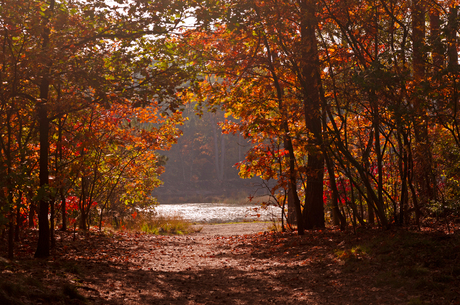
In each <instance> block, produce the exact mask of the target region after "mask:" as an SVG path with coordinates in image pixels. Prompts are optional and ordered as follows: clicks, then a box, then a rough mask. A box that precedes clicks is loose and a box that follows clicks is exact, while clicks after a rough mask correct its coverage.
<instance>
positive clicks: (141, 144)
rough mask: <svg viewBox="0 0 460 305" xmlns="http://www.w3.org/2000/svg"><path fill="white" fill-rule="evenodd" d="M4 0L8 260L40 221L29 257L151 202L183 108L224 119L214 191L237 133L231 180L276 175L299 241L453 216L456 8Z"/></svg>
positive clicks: (278, 196)
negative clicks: (314, 234) (239, 152)
mask: <svg viewBox="0 0 460 305" xmlns="http://www.w3.org/2000/svg"><path fill="white" fill-rule="evenodd" d="M0 4H1V5H0V33H1V34H0V35H1V36H0V38H1V40H0V41H1V42H0V50H1V51H0V99H1V100H0V102H1V104H0V107H1V108H0V115H1V119H0V133H1V140H0V161H1V162H0V171H1V176H0V185H1V187H2V192H0V226H1V228H2V229H8V232H9V235H8V236H9V240H10V243H9V245H10V247H9V249H10V253H9V255H10V256H11V257H12V256H13V252H12V249H13V244H14V242H13V240H14V235H15V232H19V229H20V228H21V227H23V226H25V222H26V219H28V222H29V225H30V226H34V225H35V221H36V216H35V214H38V225H39V234H40V239H39V243H38V247H37V251H36V254H35V255H36V256H37V257H46V256H48V255H49V249H50V242H51V246H52V242H53V232H54V228H55V226H56V222H57V221H58V222H60V224H61V227H62V228H63V229H66V227H67V219H68V218H69V217H70V220H71V221H72V222H77V223H78V225H79V228H80V229H82V230H86V229H87V228H88V226H89V225H94V224H96V223H98V224H99V227H100V226H102V219H103V216H104V213H107V212H110V213H119V214H122V215H123V214H126V213H128V212H130V211H131V210H130V209H133V208H136V207H137V208H140V207H147V206H150V205H152V204H154V203H155V199H154V198H153V197H152V196H151V193H152V190H153V189H155V188H156V187H158V186H159V185H160V184H161V182H160V178H159V175H160V174H161V173H162V172H163V168H164V165H165V158H164V157H162V156H160V154H159V153H158V152H159V151H161V150H168V149H169V148H170V147H171V145H173V144H174V143H176V142H177V140H178V138H179V137H180V136H181V133H182V132H181V130H180V125H181V124H183V123H184V120H185V118H184V115H183V113H182V111H183V110H184V109H185V108H186V105H190V104H191V103H194V105H195V104H196V105H197V106H196V111H197V112H198V113H200V112H202V111H203V109H204V108H207V109H208V110H209V111H210V112H211V113H220V112H219V111H222V112H223V117H222V118H221V122H220V126H221V130H217V129H212V131H213V132H214V134H213V139H214V143H213V144H214V145H215V147H214V157H215V159H214V160H212V161H211V163H212V166H214V171H215V174H216V176H217V179H218V180H219V181H221V180H224V179H225V171H226V166H224V161H223V160H225V156H224V152H225V151H226V150H225V149H224V147H223V145H224V143H225V141H224V139H225V138H224V136H222V135H221V131H222V132H223V133H224V134H225V133H234V134H236V135H238V136H243V137H245V138H246V139H247V141H250V142H251V147H250V149H249V151H248V152H247V154H246V158H245V160H243V161H241V160H240V159H238V161H239V162H238V165H237V166H238V169H239V173H240V176H241V177H243V178H250V177H254V176H258V177H260V178H262V179H264V180H275V181H276V185H275V186H273V187H271V190H270V191H271V196H272V198H273V200H274V201H276V202H277V203H278V204H279V205H281V206H283V208H284V207H285V206H287V208H288V209H287V211H288V215H287V216H288V224H289V225H290V226H291V227H296V229H297V230H298V233H299V234H303V233H304V231H305V230H309V229H320V228H324V227H325V226H326V224H328V223H330V224H333V225H338V226H340V228H342V229H345V228H346V227H347V226H348V225H350V224H351V225H353V226H354V227H355V226H356V225H362V226H367V225H371V226H373V225H378V226H380V227H383V228H389V227H391V226H393V225H412V224H414V225H416V226H420V224H421V222H422V221H424V220H427V219H435V218H436V219H439V217H443V219H445V220H446V223H449V221H451V220H452V218H453V217H457V218H458V216H459V211H460V204H459V201H458V194H459V193H460V185H459V182H458V181H459V172H460V171H459V166H458V161H459V159H460V152H459V149H460V140H459V139H460V128H459V124H460V112H459V107H458V105H459V94H458V91H459V81H458V77H459V67H458V53H459V45H458V35H459V22H458V19H459V16H458V3H457V2H456V1H454V0H449V1H437V0H416V1H411V2H408V1H400V0H392V1H380V0H368V1H357V0H343V1H342V0H341V1H328V0H319V1H314V0H297V1H278V0H268V1H262V0H255V1H254V0H251V1H247V0H228V1H210V0H208V1H200V0H194V1H192V0H191V1H185V0H174V1H163V0H161V1H148V0H135V1H127V0H126V1H125V0H117V1H113V2H110V1H101V0H89V1H76V0H68V1H65V0H62V1H57V0H48V1H38V0H2V1H0ZM188 107H189V106H188ZM202 107H204V108H202ZM215 118H216V116H214V119H215ZM213 126H215V124H213ZM203 136H204V135H203ZM207 136H209V137H210V135H207ZM218 138H219V139H221V142H220V145H221V148H219V147H218V141H217V139H218ZM207 144H209V143H207ZM181 145H182V144H181ZM187 145H189V146H187ZM187 145H186V146H184V147H183V148H184V149H186V150H187V149H188V150H187V151H190V152H193V153H195V152H197V151H198V150H196V149H194V148H193V145H194V144H192V143H189V144H187ZM187 147H188V148H187ZM218 151H220V155H219V154H218ZM197 153H198V152H197ZM199 153H200V154H201V152H199ZM188 157H191V156H190V155H189V156H188ZM183 161H184V164H185V162H186V160H185V159H184V160H183ZM202 161H203V162H201V163H202V165H201V166H208V167H209V166H211V165H210V164H208V163H209V159H208V160H204V159H203V160H202ZM190 164H191V165H190ZM205 164H207V165H205ZM189 165H190V166H192V165H193V162H192V163H190V162H189ZM199 172H200V171H199V170H198V169H196V173H194V172H193V170H190V172H188V175H189V176H190V177H192V176H195V177H199V176H200V175H201V174H200V173H199ZM184 173H185V172H184ZM197 179H198V178H197ZM58 211H59V212H60V213H58ZM50 222H51V223H50ZM50 228H51V230H50Z"/></svg>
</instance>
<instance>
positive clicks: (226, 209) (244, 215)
mask: <svg viewBox="0 0 460 305" xmlns="http://www.w3.org/2000/svg"><path fill="white" fill-rule="evenodd" d="M155 211H157V212H158V213H159V214H160V215H165V216H166V215H170V216H172V215H180V216H182V217H183V218H184V219H187V220H189V221H191V222H200V223H224V222H244V221H272V220H274V219H278V218H280V216H281V209H280V208H279V207H277V206H269V207H267V208H261V207H260V205H255V204H252V205H230V204H225V203H178V204H160V205H159V206H156V207H155Z"/></svg>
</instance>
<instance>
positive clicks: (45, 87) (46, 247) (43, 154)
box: [35, 0, 55, 258]
mask: <svg viewBox="0 0 460 305" xmlns="http://www.w3.org/2000/svg"><path fill="white" fill-rule="evenodd" d="M54 3H55V0H50V6H49V8H48V10H49V13H52V12H53V11H54ZM47 18H48V17H45V24H44V29H43V44H42V52H43V53H44V54H47V52H48V48H49V40H50V37H49V36H50V29H49V27H48V22H49V20H48V19H47ZM50 66H51V62H47V63H45V68H44V71H43V75H42V79H41V84H40V101H39V103H38V105H37V106H38V120H39V134H40V136H39V141H40V160H39V168H40V173H39V180H40V191H41V194H42V196H41V198H40V200H39V205H40V206H39V215H38V244H37V250H36V252H35V257H37V258H40V257H48V256H49V254H50V230H49V222H48V208H49V202H48V200H49V199H48V195H47V193H48V186H49V180H48V179H49V172H48V154H49V152H48V150H49V142H48V133H49V129H50V128H49V119H48V105H47V103H48V97H49V86H50V80H49V72H50Z"/></svg>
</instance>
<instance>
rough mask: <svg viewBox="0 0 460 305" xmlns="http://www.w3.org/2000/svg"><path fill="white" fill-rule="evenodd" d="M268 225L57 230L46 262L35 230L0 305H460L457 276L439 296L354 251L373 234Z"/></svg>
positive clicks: (4, 278) (1, 270) (7, 267)
mask: <svg viewBox="0 0 460 305" xmlns="http://www.w3.org/2000/svg"><path fill="white" fill-rule="evenodd" d="M264 226H265V227H264ZM266 228H267V227H266V224H262V223H251V224H232V225H212V226H204V227H203V229H202V231H201V232H200V233H196V234H192V235H186V236H157V235H146V234H133V233H123V232H118V233H112V234H107V233H106V234H95V233H93V234H92V235H91V236H90V238H88V237H85V236H78V234H77V235H76V238H75V240H74V239H73V235H72V234H70V233H62V232H58V234H59V235H58V237H59V239H58V242H57V248H56V249H57V250H56V252H55V253H54V255H53V256H52V257H50V258H49V259H46V260H36V259H32V258H31V256H32V254H33V252H32V251H31V250H32V249H33V248H34V245H35V242H36V236H34V235H33V234H35V233H33V234H31V235H30V236H29V237H28V238H27V240H28V241H29V242H30V244H23V245H22V246H21V248H20V252H19V253H18V256H20V257H21V256H22V258H20V259H18V261H16V262H14V263H8V264H3V263H2V262H1V261H0V288H2V287H7V288H5V289H4V290H1V289H0V304H16V303H19V302H20V303H22V304H64V303H65V304H113V305H115V304H117V305H118V304H190V305H191V304H248V305H249V304H251V305H252V304H408V302H409V301H411V300H412V303H411V304H426V303H424V301H427V302H428V301H429V304H458V302H457V303H455V301H454V303H452V302H451V301H450V300H456V299H455V295H456V294H458V295H460V289H459V288H458V286H456V284H455V283H456V282H454V283H453V286H452V287H453V288H452V291H450V290H448V289H447V288H446V289H447V290H444V291H443V292H442V293H437V292H433V290H429V291H427V292H423V291H421V290H416V289H415V290H414V289H413V288H411V287H413V286H410V285H408V284H407V283H408V281H412V279H411V278H404V282H402V281H401V279H400V276H399V278H398V274H399V273H398V272H400V271H399V267H398V266H396V265H393V264H391V263H390V261H387V260H385V261H382V260H376V259H374V258H373V257H371V256H369V255H368V254H366V253H365V252H351V251H350V250H349V249H352V248H353V247H354V248H355V249H356V246H354V245H355V244H356V243H361V242H363V241H365V240H366V239H369V240H371V239H372V238H376V235H375V233H372V234H368V235H360V236H359V237H357V236H356V235H352V234H344V233H342V232H337V231H326V232H308V233H307V234H306V235H304V236H297V235H295V234H293V233H273V232H263V231H265V230H266ZM242 232H243V233H245V234H243V235H241V234H240V233H242ZM250 232H255V233H252V234H247V233H250ZM235 234H236V235H235ZM347 249H348V250H347ZM385 249H386V248H385ZM338 251H339V252H338ZM340 251H344V252H343V254H341V255H337V253H342V252H340ZM1 255H3V253H2V254H1ZM394 275H397V276H396V278H395V277H394ZM37 279H38V282H37ZM414 280H415V279H414ZM8 287H9V288H8ZM455 287H457V288H455ZM10 291H13V292H12V296H9V295H8V294H9V293H10ZM2 297H3V299H2ZM13 297H16V299H14V300H15V302H9V300H10V299H11V298H13ZM83 297H84V298H85V300H83ZM5 300H6V301H5ZM448 300H449V301H448ZM458 300H460V299H458Z"/></svg>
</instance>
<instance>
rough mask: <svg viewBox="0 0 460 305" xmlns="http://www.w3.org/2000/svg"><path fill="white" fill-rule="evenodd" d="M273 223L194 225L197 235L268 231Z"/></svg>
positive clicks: (229, 234)
mask: <svg viewBox="0 0 460 305" xmlns="http://www.w3.org/2000/svg"><path fill="white" fill-rule="evenodd" d="M272 225H273V224H272V223H270V222H248V223H234V224H215V225H196V226H195V228H197V229H200V232H199V233H197V234H196V235H197V236H232V235H244V234H254V233H259V232H269V231H270V227H271V226H272Z"/></svg>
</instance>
